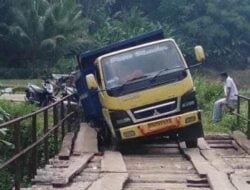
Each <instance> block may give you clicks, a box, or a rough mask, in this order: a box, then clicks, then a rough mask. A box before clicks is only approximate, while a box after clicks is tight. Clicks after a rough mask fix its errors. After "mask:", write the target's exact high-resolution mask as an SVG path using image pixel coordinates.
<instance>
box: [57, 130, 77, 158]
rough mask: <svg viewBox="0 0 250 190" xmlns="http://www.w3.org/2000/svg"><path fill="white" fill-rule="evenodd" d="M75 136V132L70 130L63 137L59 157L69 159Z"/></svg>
mask: <svg viewBox="0 0 250 190" xmlns="http://www.w3.org/2000/svg"><path fill="white" fill-rule="evenodd" d="M74 138H75V133H73V132H70V133H68V134H66V135H65V137H64V138H63V143H62V148H61V150H60V152H59V159H61V160H68V159H69V157H70V154H71V152H72V145H73V141H74Z"/></svg>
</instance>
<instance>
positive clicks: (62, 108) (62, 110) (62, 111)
mask: <svg viewBox="0 0 250 190" xmlns="http://www.w3.org/2000/svg"><path fill="white" fill-rule="evenodd" d="M60 111H61V114H60V116H61V117H60V120H62V119H63V118H64V103H63V102H61V110H60ZM61 130H62V140H63V137H64V136H65V128H64V122H63V123H62V127H61Z"/></svg>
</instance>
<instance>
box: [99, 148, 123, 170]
mask: <svg viewBox="0 0 250 190" xmlns="http://www.w3.org/2000/svg"><path fill="white" fill-rule="evenodd" d="M101 171H102V172H113V173H123V172H127V169H126V165H125V163H124V160H123V158H122V155H121V153H120V152H115V151H105V152H104V156H103V159H102V161H101Z"/></svg>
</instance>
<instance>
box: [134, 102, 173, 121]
mask: <svg viewBox="0 0 250 190" xmlns="http://www.w3.org/2000/svg"><path fill="white" fill-rule="evenodd" d="M176 108H177V98H174V99H171V100H167V101H162V102H157V104H150V105H147V106H143V107H140V108H136V109H132V113H133V115H134V117H135V118H136V119H146V118H150V117H153V116H157V115H159V116H160V115H163V114H166V113H168V112H171V111H174V110H175V109H176Z"/></svg>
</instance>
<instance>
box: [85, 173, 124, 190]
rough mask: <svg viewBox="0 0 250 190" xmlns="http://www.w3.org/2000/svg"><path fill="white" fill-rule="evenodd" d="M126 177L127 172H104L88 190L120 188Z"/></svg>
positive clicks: (114, 189)
mask: <svg viewBox="0 0 250 190" xmlns="http://www.w3.org/2000/svg"><path fill="white" fill-rule="evenodd" d="M127 179H128V174H127V173H106V174H104V176H103V177H101V178H100V179H99V180H97V181H96V182H94V183H93V184H92V185H91V186H90V187H89V189H88V190H104V189H105V190H122V189H123V186H124V184H125V182H126V181H127Z"/></svg>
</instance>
